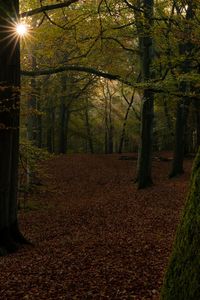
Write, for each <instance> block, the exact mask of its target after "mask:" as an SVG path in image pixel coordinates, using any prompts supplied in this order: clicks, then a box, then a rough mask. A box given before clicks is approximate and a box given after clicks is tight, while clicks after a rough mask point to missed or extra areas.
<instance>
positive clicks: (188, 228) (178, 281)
mask: <svg viewBox="0 0 200 300" xmlns="http://www.w3.org/2000/svg"><path fill="white" fill-rule="evenodd" d="M199 195H200V149H199V152H198V154H197V156H196V159H195V162H194V166H193V172H192V176H191V181H190V189H189V193H188V197H187V202H186V206H185V209H184V212H183V217H182V220H181V223H180V225H179V227H178V230H177V233H176V239H175V243H174V247H173V250H172V255H171V258H170V262H169V265H168V268H167V272H166V275H165V280H164V285H163V288H162V293H161V299H162V300H196V299H200V285H199V284H200V282H199V278H200V260H199V257H200V235H199V232H200V222H199V216H200V201H199Z"/></svg>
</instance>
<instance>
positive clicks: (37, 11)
mask: <svg viewBox="0 0 200 300" xmlns="http://www.w3.org/2000/svg"><path fill="white" fill-rule="evenodd" d="M78 1H79V0H65V1H64V2H63V3H58V4H52V5H45V6H42V7H38V8H35V9H33V10H29V11H26V12H23V13H21V14H20V15H19V17H20V18H25V17H31V16H33V15H36V14H40V13H42V12H46V11H49V10H54V9H58V8H63V7H68V6H70V5H71V4H72V3H75V2H78Z"/></svg>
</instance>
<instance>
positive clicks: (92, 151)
mask: <svg viewBox="0 0 200 300" xmlns="http://www.w3.org/2000/svg"><path fill="white" fill-rule="evenodd" d="M85 125H86V131H87V140H88V143H89V148H90V153H91V154H93V153H94V147H93V140H92V133H91V125H90V120H89V108H88V99H87V100H86V108H85Z"/></svg>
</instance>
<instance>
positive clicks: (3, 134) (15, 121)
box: [0, 0, 27, 254]
mask: <svg viewBox="0 0 200 300" xmlns="http://www.w3.org/2000/svg"><path fill="white" fill-rule="evenodd" d="M0 12H1V13H0V57H1V60H0V124H1V126H0V141H1V147H0V214H1V215H0V254H5V253H7V252H8V253H10V252H13V251H15V250H17V247H18V246H17V244H21V243H27V241H26V240H25V239H24V237H23V236H22V235H21V233H20V231H19V227H18V219H17V185H18V153H19V98H20V95H19V88H20V49H19V39H18V37H17V36H16V35H15V34H14V26H15V25H14V24H15V22H17V16H18V14H19V1H18V0H8V1H3V2H2V1H1V4H0ZM13 22H14V23H13Z"/></svg>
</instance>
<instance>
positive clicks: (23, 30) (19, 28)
mask: <svg viewBox="0 0 200 300" xmlns="http://www.w3.org/2000/svg"><path fill="white" fill-rule="evenodd" d="M16 33H17V35H19V36H21V37H23V36H25V35H26V34H27V33H28V26H27V25H26V24H24V23H18V24H16Z"/></svg>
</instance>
